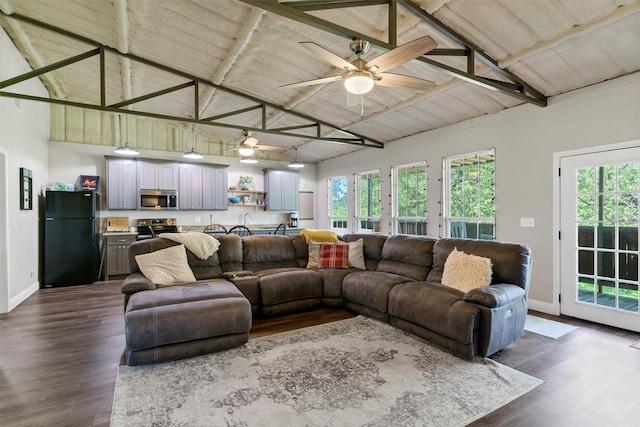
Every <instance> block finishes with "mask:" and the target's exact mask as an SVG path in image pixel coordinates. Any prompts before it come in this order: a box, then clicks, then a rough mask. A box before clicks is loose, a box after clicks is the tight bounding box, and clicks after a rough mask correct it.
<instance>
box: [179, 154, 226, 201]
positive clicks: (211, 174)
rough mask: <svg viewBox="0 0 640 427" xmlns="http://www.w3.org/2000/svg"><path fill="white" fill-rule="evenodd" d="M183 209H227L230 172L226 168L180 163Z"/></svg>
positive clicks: (180, 199) (180, 191)
mask: <svg viewBox="0 0 640 427" xmlns="http://www.w3.org/2000/svg"><path fill="white" fill-rule="evenodd" d="M179 170H180V190H179V192H178V200H179V208H180V209H181V210H187V209H191V210H193V209H197V210H226V209H228V204H227V182H228V178H227V176H228V173H227V169H226V168H222V167H211V166H201V165H192V164H180V168H179Z"/></svg>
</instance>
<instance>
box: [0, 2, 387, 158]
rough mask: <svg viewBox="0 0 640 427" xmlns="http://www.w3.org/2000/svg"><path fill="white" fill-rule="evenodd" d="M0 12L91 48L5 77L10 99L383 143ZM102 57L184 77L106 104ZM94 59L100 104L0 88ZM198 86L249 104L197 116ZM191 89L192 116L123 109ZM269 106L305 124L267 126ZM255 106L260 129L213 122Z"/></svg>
mask: <svg viewBox="0 0 640 427" xmlns="http://www.w3.org/2000/svg"><path fill="white" fill-rule="evenodd" d="M0 13H1V14H2V16H4V17H5V18H8V19H15V20H18V21H22V22H25V23H28V24H31V25H35V26H37V27H39V28H42V29H45V30H48V31H52V32H54V33H57V34H60V35H62V36H66V37H69V38H72V39H74V40H77V41H80V42H82V43H85V44H88V45H90V46H93V47H94V48H93V49H90V50H88V51H86V52H83V53H80V54H78V55H75V56H73V57H70V58H66V59H63V60H61V61H58V62H56V63H54V64H50V65H47V66H44V67H41V68H38V69H36V70H33V71H30V72H27V73H24V74H21V75H18V76H15V77H12V78H9V79H6V80H4V81H0V96H4V97H9V98H20V99H26V100H33V101H42V102H47V103H51V104H60V105H66V106H71V107H79V108H86V109H91V110H99V111H107V112H113V113H121V114H132V115H136V116H143V117H150V118H155V119H162V120H172V121H178V122H186V123H193V124H198V125H205V126H217V127H226V128H234V129H241V130H248V131H256V132H260V133H268V134H276V135H280V136H286V137H296V138H305V139H312V140H318V141H326V142H337V143H343V144H351V145H357V146H360V147H372V148H384V144H383V143H382V142H379V141H376V140H374V139H371V138H368V137H365V136H362V135H358V134H356V133H353V132H350V131H347V130H343V129H341V128H339V127H337V126H334V125H332V124H330V123H327V122H324V121H321V120H318V119H315V118H313V117H309V116H306V115H304V114H300V113H296V112H294V111H291V110H287V109H285V108H284V107H282V106H280V105H276V104H273V103H271V102H268V101H264V100H261V99H258V98H256V97H254V96H251V95H247V94H244V93H241V92H239V91H237V90H234V89H230V88H227V87H224V86H220V85H216V84H214V83H211V82H210V81H208V80H206V79H203V78H200V77H197V76H194V75H191V74H188V73H186V72H183V71H180V70H178V69H175V68H172V67H168V66H166V65H163V64H159V63H157V62H154V61H151V60H149V59H146V58H143V57H141V56H137V55H132V54H129V53H122V52H120V51H118V50H117V49H114V48H112V47H109V46H106V45H103V44H101V43H99V42H97V41H95V40H92V39H89V38H87V37H84V36H81V35H78V34H74V33H72V32H70V31H68V30H64V29H61V28H59V27H56V26H53V25H50V24H47V23H44V22H41V21H38V20H35V19H33V18H30V17H27V16H23V15H20V14H15V13H14V14H7V13H5V12H2V11H0ZM107 55H117V56H119V57H123V58H128V59H129V60H132V61H136V62H139V63H141V64H145V65H147V66H149V67H152V68H155V69H157V70H161V71H164V72H168V73H171V74H173V75H176V76H179V77H180V78H183V79H185V82H184V83H181V84H177V85H174V86H171V87H167V88H165V89H161V90H158V91H155V92H152V93H148V94H145V95H142V96H138V97H135V98H131V99H124V100H122V101H120V102H117V103H111V104H108V103H107V101H106V98H107V97H106V80H107V75H106V73H107V69H106V66H105V64H106V56H107ZM96 56H97V57H99V75H100V102H99V103H89V102H75V101H70V100H66V99H56V98H47V97H40V96H34V95H26V94H19V93H13V92H6V91H3V90H2V89H5V88H7V87H9V86H12V85H15V84H17V83H20V82H24V81H26V80H29V79H32V78H34V77H38V78H40V77H42V76H43V75H44V74H46V73H49V72H51V71H55V70H57V69H60V68H63V67H66V66H68V65H71V64H74V63H77V62H79V61H83V60H85V59H88V58H92V57H96ZM200 85H205V86H210V87H212V88H215V89H216V90H221V91H223V92H226V93H228V94H231V95H233V96H237V97H241V98H243V99H245V100H248V101H249V102H250V103H251V104H252V105H250V106H249V107H246V108H242V109H238V110H234V111H229V112H226V113H224V114H219V115H216V116H211V117H200V116H199V111H200V100H199V92H200V91H199V87H200ZM190 87H192V88H193V98H192V99H193V106H194V108H193V117H185V116H174V115H168V114H158V113H153V112H150V111H138V110H131V109H127V108H126V107H128V106H131V105H133V104H136V103H139V102H142V101H146V100H148V99H152V98H157V97H160V96H163V95H166V94H169V93H172V92H176V91H179V90H183V89H187V88H190ZM268 108H269V109H272V110H276V111H280V112H282V113H284V114H289V115H292V116H295V117H297V118H299V119H302V120H303V121H306V122H307V123H305V124H302V125H298V126H289V127H285V128H268V126H267V109H268ZM254 110H260V111H261V119H260V122H261V126H260V127H259V128H257V127H250V126H240V125H235V124H229V123H221V122H219V121H217V120H220V119H222V118H227V117H231V116H235V115H239V114H243V113H246V112H249V111H254ZM299 129H315V134H314V133H312V132H309V133H306V134H305V133H296V132H293V131H295V130H299ZM335 131H338V132H340V133H342V134H346V135H349V137H333V136H322V135H323V134H332V133H333V132H335Z"/></svg>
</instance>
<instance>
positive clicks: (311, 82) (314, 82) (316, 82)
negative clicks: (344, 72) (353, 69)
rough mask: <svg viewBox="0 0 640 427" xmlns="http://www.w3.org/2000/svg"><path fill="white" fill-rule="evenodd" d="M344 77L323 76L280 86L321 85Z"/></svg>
mask: <svg viewBox="0 0 640 427" xmlns="http://www.w3.org/2000/svg"><path fill="white" fill-rule="evenodd" d="M343 78H344V76H333V77H325V78H322V79H315V80H307V81H304V82H298V83H291V84H288V85H284V86H280V87H288V88H293V87H302V86H312V85H319V84H323V83H331V82H335V81H338V80H342V79H343Z"/></svg>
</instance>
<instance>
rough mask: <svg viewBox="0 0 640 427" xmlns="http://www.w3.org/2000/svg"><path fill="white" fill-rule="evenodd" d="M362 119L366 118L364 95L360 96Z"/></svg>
mask: <svg viewBox="0 0 640 427" xmlns="http://www.w3.org/2000/svg"><path fill="white" fill-rule="evenodd" d="M360 117H364V94H360Z"/></svg>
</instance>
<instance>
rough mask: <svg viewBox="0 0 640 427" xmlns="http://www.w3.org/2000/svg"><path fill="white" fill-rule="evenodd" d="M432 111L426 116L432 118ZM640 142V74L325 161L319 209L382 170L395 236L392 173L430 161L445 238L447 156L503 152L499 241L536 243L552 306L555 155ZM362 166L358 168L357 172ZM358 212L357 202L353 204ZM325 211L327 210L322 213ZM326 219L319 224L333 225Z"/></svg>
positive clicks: (434, 217) (540, 304) (542, 301)
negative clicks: (363, 175) (335, 186)
mask: <svg viewBox="0 0 640 427" xmlns="http://www.w3.org/2000/svg"><path fill="white" fill-rule="evenodd" d="M428 114H429V112H428V111H425V115H428ZM639 138H640V73H635V74H633V75H629V76H626V77H622V78H619V79H616V80H612V81H608V82H605V83H601V84H598V85H595V86H592V87H588V88H584V89H581V90H578V91H574V92H571V93H567V94H564V95H561V96H557V97H555V98H552V99H550V100H549V105H548V106H547V107H546V108H540V107H536V106H533V105H522V106H519V107H516V108H512V109H510V110H505V111H503V112H500V113H498V114H493V115H490V116H484V117H480V118H477V119H472V120H468V121H466V122H463V123H459V124H456V125H453V126H449V127H447V128H442V129H437V130H434V131H431V132H426V133H423V134H420V135H414V136H411V137H408V138H404V139H402V140H399V141H396V142H394V143H390V144H387V146H386V148H385V149H383V150H379V149H366V150H363V151H359V152H357V153H354V154H351V155H347V156H342V157H340V158H336V159H332V160H329V161H326V162H323V163H322V164H321V165H320V166H319V167H318V194H317V197H316V203H317V205H318V207H317V209H320V208H321V207H320V206H319V205H320V203H323V204H324V205H326V200H327V186H326V184H325V182H326V180H327V179H328V178H330V177H334V176H340V175H347V176H348V178H349V185H350V188H349V191H350V192H349V194H353V193H352V192H351V190H353V176H352V175H353V174H354V173H357V172H361V171H368V170H372V169H377V168H380V169H381V177H382V178H383V180H384V183H383V186H386V187H383V191H382V197H383V199H382V206H383V208H384V209H386V210H385V211H383V212H384V213H383V221H382V222H383V227H385V228H383V232H389V230H388V228H387V223H388V221H386V219H387V217H385V216H384V215H386V214H387V213H388V209H387V207H388V206H390V205H389V202H390V201H389V199H388V195H389V194H390V193H391V191H390V179H389V178H388V175H389V174H390V168H391V167H392V166H395V165H401V164H408V163H413V162H416V161H419V160H426V161H427V164H428V165H429V168H428V170H427V176H428V185H427V192H428V196H427V197H428V208H427V209H428V223H429V224H428V233H429V235H432V236H441V235H442V234H443V233H442V232H441V229H440V227H439V225H440V217H439V214H440V203H439V202H440V201H441V185H440V178H441V175H442V167H441V164H442V158H443V157H446V156H451V155H456V154H463V153H468V152H473V151H476V150H485V149H488V148H492V147H495V148H496V237H497V239H498V240H505V241H513V242H519V243H525V244H528V245H529V246H530V247H531V250H532V253H533V258H534V261H533V274H532V282H531V290H530V294H529V296H530V307H534V308H536V309H542V310H545V309H549V308H550V307H551V306H552V304H553V302H554V301H555V300H557V298H556V296H555V295H554V292H553V263H554V260H553V246H554V245H553V243H554V239H556V238H557V236H555V235H554V232H553V212H554V206H553V177H554V174H557V171H555V170H553V153H555V152H559V151H565V150H570V149H576V148H583V147H590V146H598V145H605V144H613V143H618V142H624V141H631V140H637V139H639ZM354 165H358V166H357V167H356V166H354ZM350 209H351V212H353V203H352V204H350ZM320 212H325V210H322V209H320ZM523 217H532V218H535V225H536V226H535V228H521V227H520V218H523ZM328 225H329V224H328V219H327V218H326V215H323V216H322V217H320V216H319V217H318V226H319V227H328Z"/></svg>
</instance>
